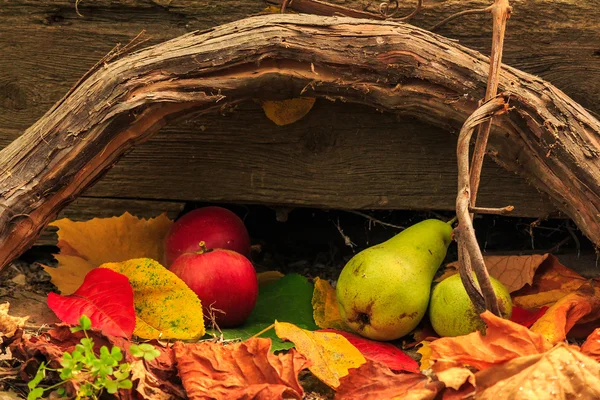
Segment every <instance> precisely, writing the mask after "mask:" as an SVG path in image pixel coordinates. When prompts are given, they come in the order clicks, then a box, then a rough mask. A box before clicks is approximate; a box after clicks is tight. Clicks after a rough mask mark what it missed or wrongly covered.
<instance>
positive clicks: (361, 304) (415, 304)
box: [336, 219, 452, 340]
mask: <svg viewBox="0 0 600 400" xmlns="http://www.w3.org/2000/svg"><path fill="white" fill-rule="evenodd" d="M451 241H452V226H451V224H450V223H445V222H443V221H439V220H436V219H428V220H425V221H422V222H419V223H418V224H415V225H413V226H411V227H409V228H407V229H405V230H404V231H402V232H400V233H399V234H398V235H396V236H394V237H393V238H391V239H389V240H388V241H386V242H383V243H381V244H378V245H376V246H373V247H370V248H368V249H365V250H363V251H361V252H360V253H358V254H356V255H355V256H354V257H352V259H350V261H348V263H347V264H346V266H345V267H344V269H343V270H342V272H341V274H340V277H339V279H338V282H337V286H336V297H337V301H338V306H339V310H340V314H341V317H342V319H343V320H344V322H345V323H346V324H347V325H348V326H350V327H351V328H352V329H353V330H354V331H356V332H357V333H358V334H360V335H362V336H365V337H367V338H370V339H374V340H394V339H398V338H400V337H402V336H404V335H406V334H407V333H409V332H410V331H412V330H413V329H414V328H415V327H416V326H417V325H418V323H419V322H420V321H421V319H422V318H423V316H424V315H425V312H426V311H427V305H428V303H429V294H430V289H431V281H432V280H433V277H434V276H435V272H436V271H437V269H438V268H439V266H440V264H441V263H442V261H443V260H444V258H445V256H446V251H447V250H448V246H449V245H450V242H451Z"/></svg>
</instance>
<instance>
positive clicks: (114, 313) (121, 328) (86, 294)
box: [48, 268, 135, 338]
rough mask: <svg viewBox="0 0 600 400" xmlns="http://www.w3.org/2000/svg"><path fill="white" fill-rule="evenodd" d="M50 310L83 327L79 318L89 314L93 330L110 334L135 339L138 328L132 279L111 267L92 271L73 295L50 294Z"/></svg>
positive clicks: (64, 320)
mask: <svg viewBox="0 0 600 400" xmlns="http://www.w3.org/2000/svg"><path fill="white" fill-rule="evenodd" d="M48 307H50V309H51V310H52V311H54V313H55V314H56V316H57V317H58V318H60V319H61V321H63V322H66V323H67V324H70V325H77V324H79V318H81V316H82V315H86V316H87V317H88V318H89V319H90V320H91V321H92V327H93V328H94V329H99V330H101V331H102V332H103V333H104V334H106V335H111V336H121V337H126V338H131V335H132V333H133V329H134V328H135V310H134V308H133V289H132V288H131V285H130V284H129V279H127V277H126V276H125V275H121V274H119V273H118V272H115V271H112V270H110V269H108V268H96V269H94V270H92V271H90V272H89V273H88V274H87V275H86V276H85V279H84V281H83V284H82V285H81V286H80V287H79V289H77V291H76V292H75V293H73V294H71V295H69V296H61V295H59V294H56V293H49V294H48Z"/></svg>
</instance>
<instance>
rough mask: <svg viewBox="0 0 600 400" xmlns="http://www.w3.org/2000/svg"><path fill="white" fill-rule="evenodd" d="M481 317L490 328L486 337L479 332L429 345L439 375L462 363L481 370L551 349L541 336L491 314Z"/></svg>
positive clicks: (486, 313)
mask: <svg viewBox="0 0 600 400" xmlns="http://www.w3.org/2000/svg"><path fill="white" fill-rule="evenodd" d="M481 318H482V319H483V320H484V322H485V323H486V325H487V330H486V334H485V336H484V335H482V334H481V333H480V332H479V331H477V332H473V333H470V334H468V335H464V336H457V337H445V338H441V339H438V340H434V341H433V342H431V343H430V344H429V347H430V348H431V360H433V361H435V364H434V365H433V369H434V370H435V371H436V372H440V371H442V370H444V369H447V368H449V367H454V366H460V365H462V364H466V365H470V366H472V367H475V368H477V369H480V370H482V369H485V368H489V367H491V366H492V365H495V364H501V363H503V362H506V361H508V360H512V359H513V358H517V357H521V356H526V355H531V354H539V353H543V352H545V351H546V350H548V349H549V348H550V347H551V345H550V343H548V342H547V341H546V340H545V339H544V337H543V336H542V335H540V334H538V333H535V332H531V331H530V330H529V329H527V328H525V327H524V326H521V325H519V324H517V323H515V322H512V321H508V320H505V319H502V318H499V317H496V316H495V315H494V314H492V313H491V312H489V311H486V312H484V313H483V314H481Z"/></svg>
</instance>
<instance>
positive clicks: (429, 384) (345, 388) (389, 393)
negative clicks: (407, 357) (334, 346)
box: [335, 360, 444, 400]
mask: <svg viewBox="0 0 600 400" xmlns="http://www.w3.org/2000/svg"><path fill="white" fill-rule="evenodd" d="M443 387H444V384H443V383H441V382H434V381H432V380H431V378H429V377H427V376H425V375H423V374H415V373H400V374H396V373H394V372H392V371H391V370H390V369H389V368H388V367H386V366H385V365H383V364H381V363H378V362H375V361H372V360H368V361H367V362H366V363H365V364H363V365H361V366H360V367H358V368H353V369H351V370H350V373H349V374H348V375H347V376H345V377H343V378H341V379H340V385H339V387H338V389H337V392H336V394H335V400H363V399H402V400H432V399H434V398H435V397H436V396H437V394H438V393H439V392H440V390H442V389H443Z"/></svg>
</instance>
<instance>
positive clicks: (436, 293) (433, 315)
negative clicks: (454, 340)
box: [429, 274, 512, 336]
mask: <svg viewBox="0 0 600 400" xmlns="http://www.w3.org/2000/svg"><path fill="white" fill-rule="evenodd" d="M475 281H477V279H475ZM490 281H491V282H492V288H493V289H494V293H496V297H497V298H498V306H499V307H500V313H501V314H502V316H503V317H504V318H510V316H511V315H512V300H511V298H510V293H508V290H507V289H506V287H505V286H504V285H503V284H502V283H501V282H500V281H499V280H497V279H495V278H493V277H491V276H490ZM429 320H430V321H431V326H432V327H433V329H434V330H435V331H436V333H437V334H438V335H440V336H461V335H466V334H468V333H471V332H475V331H476V330H479V331H483V330H484V329H485V323H484V322H483V320H482V319H481V317H480V316H479V314H477V311H475V306H474V305H473V303H472V302H471V299H470V298H469V295H468V294H467V290H466V289H465V287H464V286H463V283H462V281H461V279H460V275H459V274H454V275H452V276H449V277H448V278H446V279H444V280H443V281H441V282H440V283H438V284H437V285H436V286H435V287H434V288H433V292H432V293H431V301H430V303H429Z"/></svg>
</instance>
